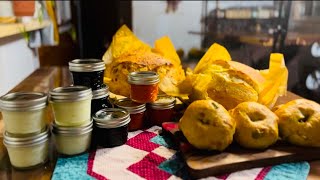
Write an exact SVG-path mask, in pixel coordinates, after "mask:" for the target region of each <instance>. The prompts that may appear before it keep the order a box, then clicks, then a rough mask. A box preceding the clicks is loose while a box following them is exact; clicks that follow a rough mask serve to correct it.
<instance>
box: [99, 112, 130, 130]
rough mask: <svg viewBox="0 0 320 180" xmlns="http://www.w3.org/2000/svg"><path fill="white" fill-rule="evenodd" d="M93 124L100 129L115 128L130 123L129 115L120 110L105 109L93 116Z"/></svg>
mask: <svg viewBox="0 0 320 180" xmlns="http://www.w3.org/2000/svg"><path fill="white" fill-rule="evenodd" d="M93 120H94V123H95V125H96V126H97V127H100V128H117V127H121V126H125V125H127V124H128V123H129V122H130V114H129V112H128V111H127V110H125V109H122V108H105V109H101V110H99V111H98V112H96V113H95V114H94V115H93Z"/></svg>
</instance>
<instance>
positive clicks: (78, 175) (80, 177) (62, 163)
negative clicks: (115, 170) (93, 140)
mask: <svg viewBox="0 0 320 180" xmlns="http://www.w3.org/2000/svg"><path fill="white" fill-rule="evenodd" d="M87 164H88V153H86V154H83V155H79V156H74V157H70V158H59V159H58V161H57V164H56V167H55V169H54V172H53V175H52V180H63V179H67V180H73V179H77V180H91V179H94V178H93V177H91V176H90V175H88V174H87Z"/></svg>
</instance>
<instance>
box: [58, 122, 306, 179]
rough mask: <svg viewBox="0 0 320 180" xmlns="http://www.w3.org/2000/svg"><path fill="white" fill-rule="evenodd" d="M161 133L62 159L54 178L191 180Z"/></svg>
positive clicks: (271, 173)
mask: <svg viewBox="0 0 320 180" xmlns="http://www.w3.org/2000/svg"><path fill="white" fill-rule="evenodd" d="M160 132H161V127H158V126H154V127H152V128H150V129H147V130H143V131H142V130H139V131H135V132H130V133H129V136H128V141H127V143H126V144H124V145H122V146H118V147H114V148H102V149H97V150H95V151H93V152H90V153H86V154H82V155H79V156H74V157H68V158H62V157H61V158H58V160H57V164H56V167H55V169H54V172H53V176H52V179H53V180H61V179H68V180H72V179H77V180H82V179H83V180H86V179H148V180H149V179H150V180H153V179H157V180H158V179H159V180H161V179H172V180H173V179H190V178H189V176H188V172H187V169H186V166H185V163H184V161H183V159H182V157H181V155H180V153H179V152H178V151H177V150H176V149H175V145H174V143H173V142H172V141H171V138H170V137H167V136H165V135H162V134H160ZM309 170H310V166H309V163H307V162H299V163H286V164H281V165H276V166H269V167H264V168H254V169H249V170H244V171H238V172H234V173H230V174H226V175H223V176H216V177H208V178H205V179H217V180H221V179H223V180H241V179H243V180H277V179H279V180H302V179H306V178H307V176H308V173H309Z"/></svg>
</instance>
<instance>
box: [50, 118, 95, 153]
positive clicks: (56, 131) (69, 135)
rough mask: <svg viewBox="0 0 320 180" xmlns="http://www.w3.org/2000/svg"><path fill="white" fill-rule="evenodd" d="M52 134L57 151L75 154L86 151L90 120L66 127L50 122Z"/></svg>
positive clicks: (89, 141) (90, 131)
mask: <svg viewBox="0 0 320 180" xmlns="http://www.w3.org/2000/svg"><path fill="white" fill-rule="evenodd" d="M52 134H53V137H54V140H55V144H56V148H57V151H58V153H60V154H63V155H77V154H81V153H84V152H86V151H87V150H88V149H89V147H90V143H91V134H92V120H91V121H90V122H89V123H87V124H84V125H83V126H76V127H66V126H59V125H57V124H55V123H53V124H52Z"/></svg>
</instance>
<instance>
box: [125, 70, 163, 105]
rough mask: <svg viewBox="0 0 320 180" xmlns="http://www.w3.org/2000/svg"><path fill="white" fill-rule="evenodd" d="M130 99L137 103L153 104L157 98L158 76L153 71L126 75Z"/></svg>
mask: <svg viewBox="0 0 320 180" xmlns="http://www.w3.org/2000/svg"><path fill="white" fill-rule="evenodd" d="M128 82H129V84H130V85H131V91H130V98H131V99H132V100H133V101H135V102H139V103H150V102H154V101H155V100H156V99H157V96H158V84H159V82H160V79H159V75H158V74H157V73H156V72H153V71H140V72H132V73H130V74H129V75H128Z"/></svg>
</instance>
